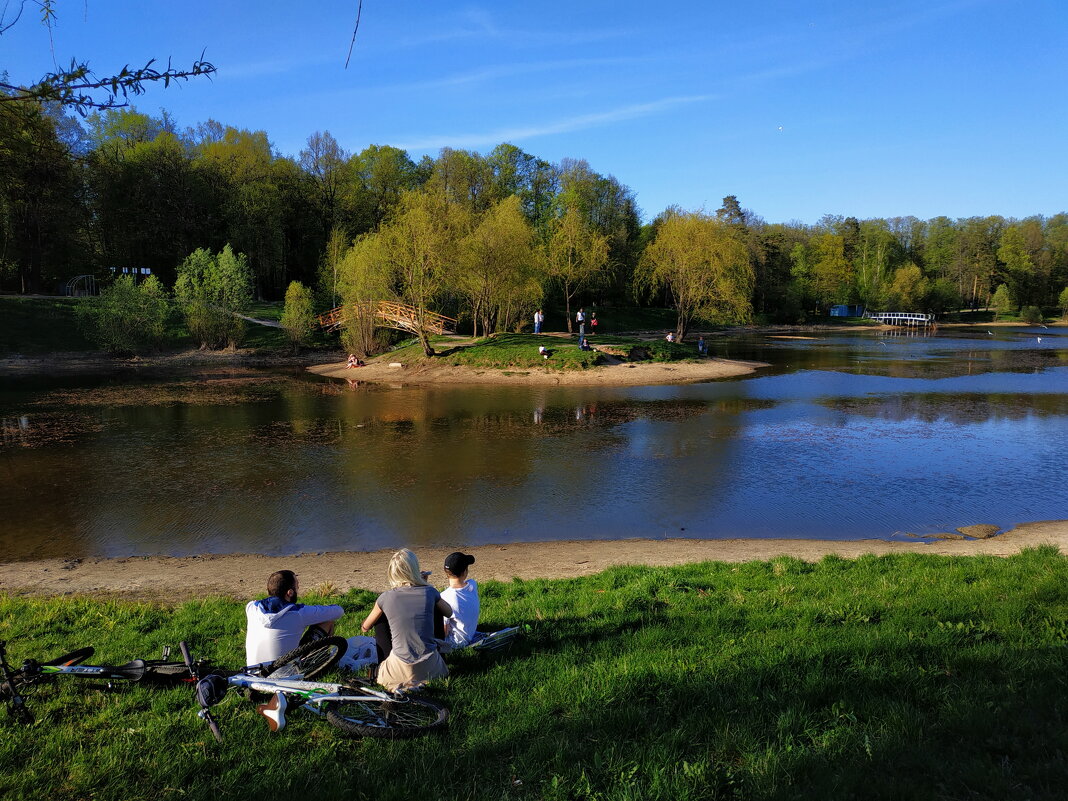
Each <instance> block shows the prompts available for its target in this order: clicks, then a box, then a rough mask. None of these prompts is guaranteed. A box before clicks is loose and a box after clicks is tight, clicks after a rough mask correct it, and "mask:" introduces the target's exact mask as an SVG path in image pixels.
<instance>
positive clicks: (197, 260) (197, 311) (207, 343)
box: [174, 245, 252, 348]
mask: <svg viewBox="0 0 1068 801" xmlns="http://www.w3.org/2000/svg"><path fill="white" fill-rule="evenodd" d="M174 296H175V299H176V300H177V301H178V305H179V306H180V307H181V309H182V314H184V315H185V320H186V325H188V326H189V333H190V334H192V336H193V338H194V339H195V340H197V341H198V342H199V343H200V346H201V347H202V348H221V347H225V346H226V345H229V346H230V347H232V348H233V347H237V343H238V341H239V340H240V339H241V335H242V334H243V333H244V330H245V324H244V321H243V320H242V319H241V318H240V317H238V316H237V315H238V314H241V313H244V312H246V311H247V310H248V307H249V305H250V304H251V303H252V272H251V270H250V269H249V266H248V260H247V259H246V258H245V255H244V254H243V253H238V254H235V253H234V252H233V250H232V249H231V248H230V246H229V245H227V246H226V247H224V248H223V249H222V252H220V253H219V255H218V256H216V255H214V254H213V253H212V252H211V251H210V250H207V249H205V248H199V249H198V250H195V251H193V253H191V254H190V255H189V256H188V257H187V258H186V260H185V261H183V262H182V263H181V264H180V265H179V267H178V280H177V281H175V283H174Z"/></svg>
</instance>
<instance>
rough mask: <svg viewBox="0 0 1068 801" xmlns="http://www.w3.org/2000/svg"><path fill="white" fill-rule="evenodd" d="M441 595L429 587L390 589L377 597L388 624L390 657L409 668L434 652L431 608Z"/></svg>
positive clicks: (432, 613)
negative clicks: (407, 665)
mask: <svg viewBox="0 0 1068 801" xmlns="http://www.w3.org/2000/svg"><path fill="white" fill-rule="evenodd" d="M440 597H441V595H440V594H439V593H438V591H437V590H435V589H434V588H433V587H430V586H422V587H394V588H393V589H392V590H386V592H384V593H382V594H381V595H379V596H378V605H379V607H380V608H381V609H382V611H383V612H384V613H385V615H386V620H387V621H389V631H390V634H391V636H392V639H393V653H395V654H396V655H397V658H398V659H400V660H401V661H402V662H406V663H408V664H409V665H411V664H414V663H416V662H419V661H420V660H422V659H425V658H426V657H427V656H429V655H430V654H431V653H432V652H434V651H436V650H437V647H438V644H437V642H436V641H435V639H434V605H435V604H436V603H437V602H438V598H440Z"/></svg>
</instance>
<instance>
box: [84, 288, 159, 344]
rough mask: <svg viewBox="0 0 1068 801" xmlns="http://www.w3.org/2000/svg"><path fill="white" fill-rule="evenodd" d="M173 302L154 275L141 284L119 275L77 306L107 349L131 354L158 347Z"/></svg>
mask: <svg viewBox="0 0 1068 801" xmlns="http://www.w3.org/2000/svg"><path fill="white" fill-rule="evenodd" d="M170 309H171V302H170V298H169V297H168V295H167V290H166V289H164V287H163V285H162V284H161V283H160V282H159V279H157V278H156V276H154V275H150V276H149V277H148V278H147V279H145V280H144V281H143V282H142V283H141V284H137V283H136V281H135V280H134V278H133V277H132V276H129V275H124V276H120V277H119V278H118V279H117V280H116V281H115V283H113V284H112V285H111V286H109V287H107V288H106V289H104V290H103V291H101V293H100V296H99V297H96V298H85V299H84V300H83V301H81V305H80V306H79V307H78V311H79V315H80V316H81V319H82V322H83V324H84V325H85V326H86V327H87V328H88V331H89V336H90V337H91V338H92V339H93V340H94V341H95V342H96V343H97V344H98V345H100V347H102V348H104V349H105V350H106V351H108V353H112V354H115V355H130V354H135V353H144V352H145V351H146V350H148V349H150V348H152V349H159V348H160V347H161V346H162V344H163V340H164V335H165V333H166V327H167V318H168V316H169V314H170Z"/></svg>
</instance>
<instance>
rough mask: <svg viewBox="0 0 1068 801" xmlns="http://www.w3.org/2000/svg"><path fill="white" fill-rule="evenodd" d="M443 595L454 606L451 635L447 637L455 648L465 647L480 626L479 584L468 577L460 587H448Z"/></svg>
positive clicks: (450, 621)
mask: <svg viewBox="0 0 1068 801" xmlns="http://www.w3.org/2000/svg"><path fill="white" fill-rule="evenodd" d="M441 597H442V598H443V599H444V600H445V602H446V603H448V605H449V606H451V607H452V617H451V618H449V635H448V636H447V637H446V638H445V639H446V641H447V642H449V643H451V644H452V647H453V648H463V647H464V646H465V645H468V644H470V642H471V638H472V637H474V636H475V630H476V629H477V628H478V607H479V602H478V584H476V583H475V580H474V579H468V580H467V582H466V583H465V584H464V586H463V587H461V588H460V589H458V590H457V589H453V588H452V587H446V588H445V589H444V590H442V591H441Z"/></svg>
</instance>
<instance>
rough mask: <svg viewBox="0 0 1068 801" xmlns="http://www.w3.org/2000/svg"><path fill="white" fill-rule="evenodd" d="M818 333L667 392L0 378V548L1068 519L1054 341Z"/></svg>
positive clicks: (156, 550)
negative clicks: (739, 370) (726, 375)
mask: <svg viewBox="0 0 1068 801" xmlns="http://www.w3.org/2000/svg"><path fill="white" fill-rule="evenodd" d="M813 336H814V337H816V338H815V339H812V340H796V339H779V338H774V337H769V336H765V335H759V336H758V335H753V336H746V337H735V338H730V339H723V340H718V339H717V340H713V341H712V342H711V343H710V344H711V346H712V350H713V353H714V355H718V356H725V357H730V358H741V359H754V360H759V361H764V362H769V363H770V364H771V365H772V367H770V368H767V369H764V370H762V371H760V372H758V373H756V374H755V375H754V376H751V377H746V378H741V379H732V380H724V381H716V382H710V383H704V384H692V385H686V386H661V387H638V388H635V387H626V388H604V387H589V388H577V387H563V388H549V387H541V388H516V387H488V386H475V387H443V386H433V387H414V386H372V385H365V386H355V387H350V386H349V385H348V384H346V383H345V382H338V381H331V380H326V379H319V378H316V377H314V376H310V375H308V374H306V373H304V372H303V371H253V370H247V369H214V368H213V369H202V370H197V371H193V372H188V373H184V374H182V375H174V374H161V373H151V372H147V373H144V374H140V375H137V376H134V377H131V376H130V375H129V374H128V373H125V374H123V375H122V376H93V377H84V376H81V377H70V376H68V377H60V378H49V379H43V378H39V377H37V378H28V379H15V378H11V377H10V376H8V377H5V378H4V381H3V384H2V388H0V422H2V439H0V521H2V522H0V527H2V528H0V559H3V560H19V559H32V558H43V557H55V556H62V557H80V556H89V555H93V556H126V555H144V554H174V555H183V554H193V553H230V552H258V553H268V554H288V553H296V552H302V551H325V550H371V549H377V548H385V547H394V546H400V545H409V546H413V547H417V546H424V545H458V546H459V545H475V544H484V543H499V542H514V541H535V540H554V539H587V538H588V539H602V538H607V539H617V538H627V537H653V538H659V537H678V536H684V537H699V538H727V537H824V538H836V539H853V538H860V537H879V538H886V539H901V538H904V533H905V532H916V533H931V532H936V531H944V530H951V529H953V528H956V527H957V526H962V525H968V524H973V523H994V524H997V525H1000V526H1003V527H1006V528H1008V527H1011V526H1013V525H1015V524H1017V523H1020V522H1026V521H1031V520H1045V519H1061V518H1068V330H1066V329H1042V328H1037V329H996V330H994V332H993V334H992V335H991V334H988V333H987V332H986V330H985V329H976V330H960V329H955V330H953V329H943V330H942V331H939V332H938V333H937V334H935V335H931V336H922V335H915V334H909V333H908V332H898V333H896V334H894V335H890V334H885V333H884V334H881V335H880V334H875V333H872V332H857V333H852V334H851V333H848V332H843V333H840V334H838V333H836V334H830V335H828V334H823V333H818V334H814V335H813ZM1038 337H1041V342H1039V341H1038Z"/></svg>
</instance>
